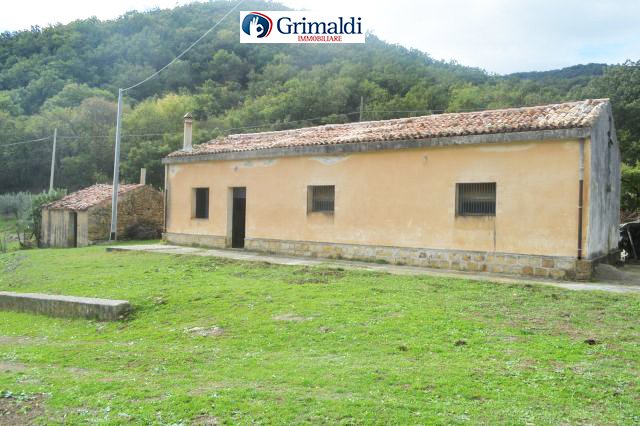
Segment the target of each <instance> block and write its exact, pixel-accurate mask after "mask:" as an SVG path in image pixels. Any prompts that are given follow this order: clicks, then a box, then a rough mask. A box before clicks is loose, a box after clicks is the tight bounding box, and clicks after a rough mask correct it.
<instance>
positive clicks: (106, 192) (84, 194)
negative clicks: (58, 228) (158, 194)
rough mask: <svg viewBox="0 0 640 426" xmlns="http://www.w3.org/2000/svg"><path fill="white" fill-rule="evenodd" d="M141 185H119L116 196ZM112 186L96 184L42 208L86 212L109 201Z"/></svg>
mask: <svg viewBox="0 0 640 426" xmlns="http://www.w3.org/2000/svg"><path fill="white" fill-rule="evenodd" d="M143 186H144V185H142V184H130V185H120V186H119V188H118V195H122V194H125V193H127V192H129V191H133V190H134V189H138V188H142V187H143ZM112 191H113V185H106V184H96V185H92V186H90V187H88V188H84V189H81V190H79V191H76V192H73V193H71V194H69V195H67V196H66V197H64V198H61V199H59V200H57V201H54V202H52V203H49V204H47V205H45V206H44V207H46V208H48V209H64V210H87V209H89V208H91V207H93V206H96V205H98V204H100V203H102V202H104V201H110V200H111V194H112Z"/></svg>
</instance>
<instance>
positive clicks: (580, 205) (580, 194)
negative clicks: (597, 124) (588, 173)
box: [578, 138, 584, 260]
mask: <svg viewBox="0 0 640 426" xmlns="http://www.w3.org/2000/svg"><path fill="white" fill-rule="evenodd" d="M578 143H579V146H580V169H579V170H580V173H579V175H580V181H579V186H578V260H581V259H582V210H583V203H584V138H580V139H578Z"/></svg>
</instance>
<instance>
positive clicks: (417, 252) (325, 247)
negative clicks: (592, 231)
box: [245, 238, 593, 280]
mask: <svg viewBox="0 0 640 426" xmlns="http://www.w3.org/2000/svg"><path fill="white" fill-rule="evenodd" d="M245 248H246V249H248V250H254V251H259V252H264V253H274V254H283V255H290V256H308V257H323V258H328V259H346V260H363V261H367V262H386V263H392V264H397V265H411V266H422V267H428V268H438V269H450V270H455V271H469V272H492V273H500V274H509V275H521V276H527V277H539V278H553V279H578V280H588V279H590V278H591V274H592V272H593V271H592V269H593V265H592V262H591V261H588V260H577V259H575V258H569V257H550V256H536V255H524V254H509V253H487V252H471V251H458V250H434V249H418V248H407V247H381V246H366V245H358V244H335V243H318V242H309V241H284V240H270V239H259V238H247V239H245Z"/></svg>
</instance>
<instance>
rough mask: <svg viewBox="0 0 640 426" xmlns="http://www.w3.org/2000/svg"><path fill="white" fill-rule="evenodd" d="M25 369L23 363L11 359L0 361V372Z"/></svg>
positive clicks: (13, 371) (14, 371)
mask: <svg viewBox="0 0 640 426" xmlns="http://www.w3.org/2000/svg"><path fill="white" fill-rule="evenodd" d="M26 369H27V366H26V365H25V364H22V363H19V362H12V361H0V373H2V372H7V373H16V372H20V371H24V370H26Z"/></svg>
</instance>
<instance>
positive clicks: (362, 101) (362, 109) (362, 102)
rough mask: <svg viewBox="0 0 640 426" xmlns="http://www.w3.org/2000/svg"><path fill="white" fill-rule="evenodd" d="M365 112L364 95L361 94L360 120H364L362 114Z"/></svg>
mask: <svg viewBox="0 0 640 426" xmlns="http://www.w3.org/2000/svg"><path fill="white" fill-rule="evenodd" d="M363 113H364V96H360V120H359V121H362V114H363Z"/></svg>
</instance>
